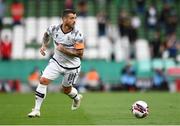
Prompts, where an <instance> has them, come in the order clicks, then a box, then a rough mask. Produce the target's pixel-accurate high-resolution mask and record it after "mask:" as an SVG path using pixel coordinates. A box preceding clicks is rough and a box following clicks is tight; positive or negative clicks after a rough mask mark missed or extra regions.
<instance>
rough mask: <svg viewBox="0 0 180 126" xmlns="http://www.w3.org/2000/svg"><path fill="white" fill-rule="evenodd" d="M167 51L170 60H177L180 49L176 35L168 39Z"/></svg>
mask: <svg viewBox="0 0 180 126" xmlns="http://www.w3.org/2000/svg"><path fill="white" fill-rule="evenodd" d="M165 44H166V47H165V51H167V53H168V57H169V58H176V56H177V54H178V50H179V49H180V44H179V41H178V40H177V38H176V33H173V34H171V35H169V36H167V38H166V42H165Z"/></svg>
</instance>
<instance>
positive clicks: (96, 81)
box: [86, 69, 104, 91]
mask: <svg viewBox="0 0 180 126" xmlns="http://www.w3.org/2000/svg"><path fill="white" fill-rule="evenodd" d="M86 89H87V90H89V91H102V90H103V89H104V88H103V84H102V81H101V79H100V76H99V74H98V72H97V71H96V70H95V69H91V70H90V71H89V72H88V73H87V74H86Z"/></svg>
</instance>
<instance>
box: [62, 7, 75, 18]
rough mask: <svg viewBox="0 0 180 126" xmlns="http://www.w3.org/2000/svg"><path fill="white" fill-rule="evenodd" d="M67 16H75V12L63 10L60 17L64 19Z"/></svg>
mask: <svg viewBox="0 0 180 126" xmlns="http://www.w3.org/2000/svg"><path fill="white" fill-rule="evenodd" d="M68 14H76V12H75V11H74V10H72V9H65V10H64V11H63V13H62V17H66V16H67V15H68Z"/></svg>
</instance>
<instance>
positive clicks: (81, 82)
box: [74, 72, 86, 93]
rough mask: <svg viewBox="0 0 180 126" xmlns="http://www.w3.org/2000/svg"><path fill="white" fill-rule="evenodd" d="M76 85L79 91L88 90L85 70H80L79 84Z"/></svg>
mask: <svg viewBox="0 0 180 126" xmlns="http://www.w3.org/2000/svg"><path fill="white" fill-rule="evenodd" d="M74 86H75V87H76V88H77V89H78V91H79V92H81V93H84V92H86V76H85V73H84V72H80V75H79V78H78V84H77V85H74Z"/></svg>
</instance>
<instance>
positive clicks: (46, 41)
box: [40, 32, 50, 56]
mask: <svg viewBox="0 0 180 126" xmlns="http://www.w3.org/2000/svg"><path fill="white" fill-rule="evenodd" d="M49 43H50V36H49V35H48V33H47V32H45V33H44V36H43V42H42V46H41V49H40V53H41V54H42V55H43V56H45V55H46V53H45V51H46V49H47V47H48V45H49Z"/></svg>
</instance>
